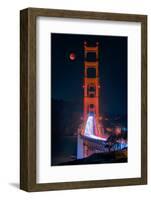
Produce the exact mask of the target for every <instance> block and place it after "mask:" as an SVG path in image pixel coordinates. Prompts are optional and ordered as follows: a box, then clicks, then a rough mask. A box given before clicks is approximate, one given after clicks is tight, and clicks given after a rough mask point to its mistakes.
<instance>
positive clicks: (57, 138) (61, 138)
mask: <svg viewBox="0 0 151 200" xmlns="http://www.w3.org/2000/svg"><path fill="white" fill-rule="evenodd" d="M141 184H147V16H146V15H135V14H117V13H102V12H87V11H86V12H85V11H71V10H53V9H40V8H27V9H24V10H21V12H20V188H21V189H23V190H26V191H45V190H62V189H78V188H94V187H108V186H125V185H141Z"/></svg>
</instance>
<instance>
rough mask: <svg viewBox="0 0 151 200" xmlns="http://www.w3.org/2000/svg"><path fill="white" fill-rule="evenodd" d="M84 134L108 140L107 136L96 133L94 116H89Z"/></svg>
mask: <svg viewBox="0 0 151 200" xmlns="http://www.w3.org/2000/svg"><path fill="white" fill-rule="evenodd" d="M84 136H85V137H89V138H92V139H96V140H103V141H106V138H102V137H98V136H96V135H95V118H94V116H88V119H87V122H86V126H85V131H84Z"/></svg>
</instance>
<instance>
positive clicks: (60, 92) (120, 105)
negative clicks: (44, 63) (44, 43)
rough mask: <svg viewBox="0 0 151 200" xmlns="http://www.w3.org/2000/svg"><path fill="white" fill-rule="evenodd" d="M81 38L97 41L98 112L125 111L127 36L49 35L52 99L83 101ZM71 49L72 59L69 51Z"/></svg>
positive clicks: (122, 113)
mask: <svg viewBox="0 0 151 200" xmlns="http://www.w3.org/2000/svg"><path fill="white" fill-rule="evenodd" d="M84 41H87V43H88V45H89V44H90V45H92V46H93V45H95V43H96V42H99V75H100V83H101V91H100V104H101V110H100V111H101V115H105V114H113V115H126V114H127V37H118V36H117V37H116V36H94V35H93V36H92V35H77V34H57V33H52V34H51V77H52V98H53V99H57V100H64V101H71V102H77V103H79V104H81V103H82V102H83V88H82V85H83V78H84V64H83V61H84V47H83V44H84ZM71 52H74V53H75V55H76V59H75V60H73V61H72V60H70V58H69V54H70V53H71Z"/></svg>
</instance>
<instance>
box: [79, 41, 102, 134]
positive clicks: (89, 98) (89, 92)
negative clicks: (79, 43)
mask: <svg viewBox="0 0 151 200" xmlns="http://www.w3.org/2000/svg"><path fill="white" fill-rule="evenodd" d="M83 88H84V100H83V101H84V102H83V103H84V113H83V114H84V116H83V118H84V124H86V121H87V119H88V116H90V115H93V116H94V123H95V131H94V133H95V135H96V136H98V137H101V136H102V131H101V124H100V112H99V110H100V103H99V96H100V83H99V43H98V42H96V45H95V46H88V44H87V42H86V41H85V42H84V85H83Z"/></svg>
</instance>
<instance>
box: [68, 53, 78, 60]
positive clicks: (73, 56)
mask: <svg viewBox="0 0 151 200" xmlns="http://www.w3.org/2000/svg"><path fill="white" fill-rule="evenodd" d="M69 58H70V60H75V58H76V55H75V53H73V52H72V53H70V55H69Z"/></svg>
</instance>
